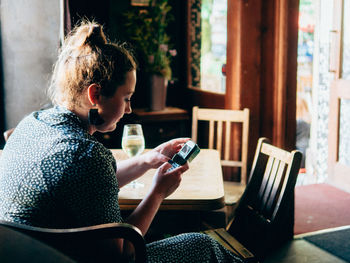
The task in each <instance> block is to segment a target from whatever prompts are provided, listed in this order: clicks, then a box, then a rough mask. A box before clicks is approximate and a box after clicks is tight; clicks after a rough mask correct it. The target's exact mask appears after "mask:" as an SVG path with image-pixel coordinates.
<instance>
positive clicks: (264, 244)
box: [227, 138, 302, 257]
mask: <svg viewBox="0 0 350 263" xmlns="http://www.w3.org/2000/svg"><path fill="white" fill-rule="evenodd" d="M301 158H302V154H301V152H299V151H292V152H288V151H285V150H282V149H280V148H277V147H275V146H273V145H271V144H269V143H268V140H267V139H266V138H260V139H259V141H258V145H257V149H256V152H255V157H254V162H253V166H252V170H251V173H250V176H249V182H248V184H247V187H246V189H245V191H244V193H243V195H242V197H241V199H240V201H239V203H238V206H237V209H236V210H235V215H234V218H233V220H232V221H231V222H230V224H229V225H228V227H227V230H228V232H229V233H230V234H231V235H233V236H235V237H236V238H237V239H238V240H239V241H240V242H241V243H242V244H244V245H245V246H246V247H247V248H248V249H249V250H250V251H252V252H253V253H254V254H255V255H257V256H258V257H264V256H265V255H266V254H268V253H269V252H270V251H271V250H272V249H274V248H275V247H276V246H278V245H280V244H283V242H284V241H286V240H289V239H291V238H292V237H293V228H294V188H295V183H296V180H297V176H298V171H299V168H300V161H301Z"/></svg>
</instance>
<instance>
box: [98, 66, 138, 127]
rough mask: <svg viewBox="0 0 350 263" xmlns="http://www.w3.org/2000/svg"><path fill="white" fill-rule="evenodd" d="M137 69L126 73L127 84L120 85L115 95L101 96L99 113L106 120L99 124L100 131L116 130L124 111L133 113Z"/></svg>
mask: <svg viewBox="0 0 350 263" xmlns="http://www.w3.org/2000/svg"><path fill="white" fill-rule="evenodd" d="M135 85H136V71H135V70H133V71H130V72H128V73H127V74H126V81H125V84H124V85H122V86H119V87H118V88H117V91H116V92H115V94H114V95H113V97H110V98H107V97H104V96H101V100H100V103H99V105H98V113H99V114H100V116H101V117H102V119H103V120H104V121H105V122H104V123H103V124H102V125H99V126H97V127H96V128H97V131H99V132H109V131H114V130H115V128H116V127H117V122H118V121H119V120H120V119H121V118H122V117H123V116H124V113H127V114H130V113H131V111H132V110H131V101H130V100H131V96H132V95H133V94H134V92H135Z"/></svg>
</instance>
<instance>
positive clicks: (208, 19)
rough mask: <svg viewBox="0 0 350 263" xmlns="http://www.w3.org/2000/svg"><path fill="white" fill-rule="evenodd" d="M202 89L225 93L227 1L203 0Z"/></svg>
mask: <svg viewBox="0 0 350 263" xmlns="http://www.w3.org/2000/svg"><path fill="white" fill-rule="evenodd" d="M201 32H202V34H201V52H200V54H201V59H200V75H201V81H200V83H201V85H200V89H202V90H206V91H211V92H217V93H225V90H226V76H225V75H226V73H225V72H226V70H225V65H226V41H227V0H203V1H202V6H201Z"/></svg>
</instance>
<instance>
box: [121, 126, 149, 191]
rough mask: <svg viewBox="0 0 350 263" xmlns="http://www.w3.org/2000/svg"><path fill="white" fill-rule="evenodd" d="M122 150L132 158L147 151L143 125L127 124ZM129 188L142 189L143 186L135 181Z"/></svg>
mask: <svg viewBox="0 0 350 263" xmlns="http://www.w3.org/2000/svg"><path fill="white" fill-rule="evenodd" d="M122 148H123V151H124V152H125V153H126V154H127V155H128V156H129V157H130V158H131V157H133V156H137V155H139V154H141V153H142V152H143V151H144V150H145V138H144V137H143V132H142V127H141V124H126V125H125V126H124V130H123V137H122ZM128 186H130V187H132V188H138V187H142V186H143V184H141V183H139V182H137V181H136V180H134V181H132V182H131V183H129V185H128Z"/></svg>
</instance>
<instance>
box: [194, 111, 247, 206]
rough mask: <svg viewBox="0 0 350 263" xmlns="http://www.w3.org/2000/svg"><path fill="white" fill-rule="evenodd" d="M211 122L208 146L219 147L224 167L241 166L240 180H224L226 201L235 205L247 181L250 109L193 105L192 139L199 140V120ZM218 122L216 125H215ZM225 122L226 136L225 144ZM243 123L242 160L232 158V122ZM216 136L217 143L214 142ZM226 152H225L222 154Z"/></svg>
mask: <svg viewBox="0 0 350 263" xmlns="http://www.w3.org/2000/svg"><path fill="white" fill-rule="evenodd" d="M199 121H207V122H209V140H208V148H209V149H217V150H218V151H219V153H220V156H221V165H222V166H223V167H240V168H241V178H240V182H238V183H237V182H229V181H224V189H225V203H226V205H234V204H236V203H237V201H238V200H239V198H240V197H241V195H242V193H243V191H244V189H245V186H246V182H247V158H248V134H249V109H244V110H222V109H205V108H198V107H197V106H195V107H193V111H192V140H193V141H195V142H197V138H198V122H199ZM215 123H216V125H215ZM223 123H225V138H224V148H222V146H223ZM232 123H241V124H242V144H241V146H242V147H241V158H240V160H238V161H237V160H232V158H231V156H230V154H231V152H232V150H231V124H232ZM214 138H216V143H214ZM222 152H224V154H222Z"/></svg>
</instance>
